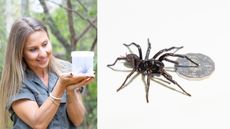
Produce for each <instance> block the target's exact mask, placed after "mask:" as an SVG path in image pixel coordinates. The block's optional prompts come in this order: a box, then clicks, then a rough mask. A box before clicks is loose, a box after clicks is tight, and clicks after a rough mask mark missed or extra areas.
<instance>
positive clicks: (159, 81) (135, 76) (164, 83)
mask: <svg viewBox="0 0 230 129" xmlns="http://www.w3.org/2000/svg"><path fill="white" fill-rule="evenodd" d="M139 74H140V73H136V74H135V75H134V76H133V77H131V78H130V79H129V80H128V81H127V83H126V84H125V85H123V86H122V89H123V88H125V87H127V86H128V85H129V84H130V83H131V82H132V81H133V80H134V79H135V78H137V76H138V75H139ZM151 80H152V81H154V82H156V83H158V84H160V85H161V86H164V87H165V88H168V89H170V90H173V91H176V92H178V93H181V94H184V95H186V94H185V93H184V92H182V91H179V90H177V89H175V88H173V87H171V86H169V85H170V84H171V83H170V82H169V81H166V80H164V79H162V78H156V77H153V78H151ZM142 81H143V83H144V85H145V87H147V86H148V85H147V82H146V81H145V75H142Z"/></svg>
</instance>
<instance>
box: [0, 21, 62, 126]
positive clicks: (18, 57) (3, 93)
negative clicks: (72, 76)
mask: <svg viewBox="0 0 230 129" xmlns="http://www.w3.org/2000/svg"><path fill="white" fill-rule="evenodd" d="M41 30H44V31H46V33H47V35H48V31H47V28H46V27H45V26H44V25H43V24H42V23H41V22H40V21H38V20H36V19H33V18H30V17H23V18H20V19H18V20H16V21H15V23H14V24H13V26H12V28H11V31H10V34H9V38H8V43H7V47H6V51H5V60H4V65H3V71H2V76H1V81H0V117H1V120H0V129H7V128H9V127H8V124H9V115H10V114H9V113H8V109H7V107H6V105H7V102H8V100H9V98H10V97H11V96H14V95H15V94H16V93H17V92H18V91H19V89H20V88H21V84H22V81H23V78H24V71H25V62H24V60H23V48H24V44H25V42H26V40H27V38H28V36H29V35H30V34H32V33H33V32H35V31H41ZM59 66H60V64H59V63H58V61H57V59H56V58H55V57H53V56H52V58H51V60H50V62H49V69H50V70H52V71H53V72H55V73H56V74H59V73H60V72H59V68H58V67H59Z"/></svg>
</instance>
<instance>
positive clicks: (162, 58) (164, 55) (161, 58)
mask: <svg viewBox="0 0 230 129" xmlns="http://www.w3.org/2000/svg"><path fill="white" fill-rule="evenodd" d="M167 56H172V57H180V58H186V59H187V60H189V61H190V62H192V63H193V64H195V67H197V66H199V64H197V63H196V62H194V61H193V60H192V59H190V58H189V57H188V56H186V55H181V54H174V53H165V54H163V55H162V56H160V58H159V61H163V60H165V61H168V62H172V63H175V64H178V62H176V61H172V60H169V59H167V58H166V57H167Z"/></svg>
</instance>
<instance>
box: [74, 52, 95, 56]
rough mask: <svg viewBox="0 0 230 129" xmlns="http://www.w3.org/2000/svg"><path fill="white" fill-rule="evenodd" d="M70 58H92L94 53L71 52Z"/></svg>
mask: <svg viewBox="0 0 230 129" xmlns="http://www.w3.org/2000/svg"><path fill="white" fill-rule="evenodd" d="M71 56H72V57H76V56H78V57H79V56H80V57H88V56H91V57H93V56H94V52H93V51H72V52H71Z"/></svg>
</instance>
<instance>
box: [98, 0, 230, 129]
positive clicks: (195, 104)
mask: <svg viewBox="0 0 230 129" xmlns="http://www.w3.org/2000/svg"><path fill="white" fill-rule="evenodd" d="M98 28H99V29H98V129H229V128H230V123H229V120H230V85H229V80H230V79H229V75H228V74H229V66H230V64H229V51H230V47H228V46H229V45H228V44H229V42H230V3H229V2H228V0H226V1H224V0H158V1H157V0H99V1H98ZM147 38H149V39H150V42H151V44H152V50H151V55H153V54H154V53H156V52H157V51H159V50H160V49H163V48H169V47H171V46H184V48H183V49H182V50H180V51H178V52H177V53H180V54H185V53H188V52H193V53H203V54H205V55H208V56H209V57H211V58H212V59H213V60H214V62H215V67H216V68H215V71H214V73H213V74H212V75H211V76H210V77H209V78H207V79H205V80H201V81H189V80H185V79H183V78H181V77H179V76H178V75H177V74H175V73H170V74H171V75H172V76H173V79H174V80H176V81H177V82H178V83H179V84H180V85H181V86H182V87H183V88H184V89H185V90H186V91H187V92H189V93H191V94H192V97H187V96H185V95H183V94H180V93H178V92H175V91H172V90H170V89H168V88H166V87H164V86H162V85H160V84H158V83H156V82H154V81H152V82H151V86H150V90H149V100H150V102H149V103H146V100H145V91H144V83H143V81H142V80H141V77H139V76H138V77H137V78H136V79H135V80H133V81H132V82H131V83H130V84H129V85H128V86H127V87H125V88H124V89H122V90H121V91H119V92H116V89H117V88H118V87H119V86H120V85H121V84H122V82H123V81H124V79H125V77H126V76H127V75H128V73H129V72H119V71H113V70H111V69H109V68H108V67H106V65H107V64H111V63H113V62H114V61H115V59H116V58H117V57H120V56H122V55H123V56H124V55H125V54H127V53H129V51H128V49H127V48H126V47H125V46H123V45H122V44H123V43H131V42H136V43H138V44H140V45H141V46H142V50H143V55H145V51H146V46H147ZM131 49H132V50H133V51H134V52H135V53H137V51H136V48H135V47H131ZM114 68H116V69H123V70H125V69H127V70H129V69H128V68H126V67H125V66H124V65H123V64H122V62H118V63H117V65H116V66H115V67H114ZM170 86H172V87H174V88H176V86H174V85H170Z"/></svg>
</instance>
